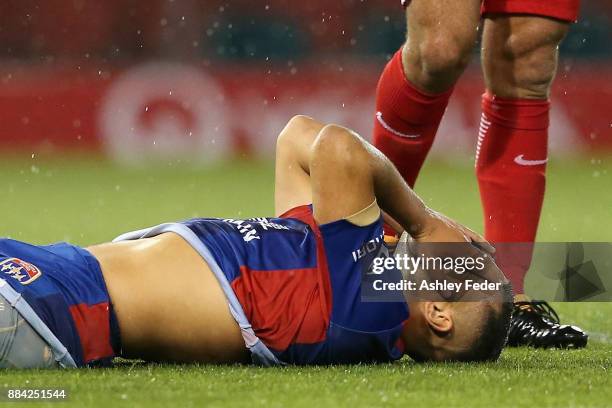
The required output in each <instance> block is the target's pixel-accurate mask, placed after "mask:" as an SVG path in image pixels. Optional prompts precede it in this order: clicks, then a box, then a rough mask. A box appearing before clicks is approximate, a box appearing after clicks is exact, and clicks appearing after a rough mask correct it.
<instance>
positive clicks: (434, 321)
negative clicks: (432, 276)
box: [424, 302, 453, 337]
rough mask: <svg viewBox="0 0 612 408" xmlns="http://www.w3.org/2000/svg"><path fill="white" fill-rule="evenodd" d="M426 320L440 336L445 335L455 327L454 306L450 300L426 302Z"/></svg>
mask: <svg viewBox="0 0 612 408" xmlns="http://www.w3.org/2000/svg"><path fill="white" fill-rule="evenodd" d="M424 317H425V321H426V322H427V325H428V326H429V328H430V329H431V330H432V331H433V332H434V333H436V334H437V335H439V336H442V337H443V336H445V335H446V334H448V333H449V332H450V331H451V330H452V328H453V319H452V308H451V305H450V303H449V302H425V313H424Z"/></svg>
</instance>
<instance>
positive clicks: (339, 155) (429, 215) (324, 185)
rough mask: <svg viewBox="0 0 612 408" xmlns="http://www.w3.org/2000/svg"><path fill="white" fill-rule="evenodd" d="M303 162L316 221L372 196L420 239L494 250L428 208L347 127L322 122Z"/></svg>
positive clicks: (343, 214)
mask: <svg viewBox="0 0 612 408" xmlns="http://www.w3.org/2000/svg"><path fill="white" fill-rule="evenodd" d="M301 165H302V166H306V163H305V162H302V163H301ZM307 165H308V172H309V174H310V183H311V188H312V203H313V210H314V216H315V219H316V220H317V222H318V223H319V224H325V223H328V222H332V221H336V220H339V219H343V218H348V217H350V216H351V215H353V214H355V213H358V212H359V211H361V210H363V209H364V208H368V206H370V205H372V203H373V202H374V201H375V200H376V202H377V203H378V205H379V206H380V208H381V209H382V210H384V211H385V212H387V213H388V214H389V215H390V216H391V217H392V218H393V219H395V220H396V221H397V222H398V223H399V224H400V225H401V226H402V227H403V228H404V229H405V230H406V231H407V232H408V233H409V234H410V235H412V236H413V237H414V238H416V239H418V240H421V241H437V242H455V241H459V242H465V241H474V242H481V243H483V244H482V245H483V246H484V247H485V248H486V249H488V250H492V248H491V247H490V246H489V245H488V244H486V241H484V239H483V238H482V237H480V236H479V235H478V234H476V233H475V232H473V231H471V230H469V229H468V228H465V227H463V226H462V225H460V224H458V223H456V222H454V221H452V220H450V219H449V218H447V217H445V216H443V215H441V214H439V213H437V212H435V211H433V210H431V209H430V208H428V207H427V206H426V205H425V204H424V203H423V201H422V200H421V199H420V198H419V197H418V196H417V195H416V194H415V193H414V191H412V189H410V187H409V186H408V185H407V184H406V182H405V181H404V180H403V178H402V177H401V175H400V174H399V172H398V171H397V169H396V168H395V166H393V164H392V163H391V162H390V161H389V159H387V157H385V156H384V155H383V154H382V153H381V152H380V151H379V150H377V149H376V148H375V147H374V146H372V145H370V144H369V143H367V142H366V141H364V140H363V139H362V138H361V137H359V135H357V134H356V133H355V132H353V131H351V130H349V129H346V128H344V127H341V126H337V125H327V126H325V127H323V128H322V129H321V131H320V132H319V134H318V135H317V137H316V139H315V141H314V143H313V145H312V148H311V150H310V155H309V161H308V164H307Z"/></svg>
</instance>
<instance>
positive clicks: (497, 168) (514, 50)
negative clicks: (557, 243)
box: [476, 1, 586, 347]
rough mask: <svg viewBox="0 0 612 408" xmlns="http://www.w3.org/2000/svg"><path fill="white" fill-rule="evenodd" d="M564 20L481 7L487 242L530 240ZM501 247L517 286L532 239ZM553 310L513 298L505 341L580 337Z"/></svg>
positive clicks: (481, 161)
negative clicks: (494, 12)
mask: <svg viewBox="0 0 612 408" xmlns="http://www.w3.org/2000/svg"><path fill="white" fill-rule="evenodd" d="M491 3H493V2H491ZM510 3H512V2H510ZM550 3H554V2H552V1H551V2H550ZM560 3H561V2H560ZM486 4H487V3H485V9H486ZM512 11H514V12H518V11H515V10H512ZM525 11H527V12H528V10H524V12H525ZM555 17H559V16H555ZM574 18H575V17H574ZM568 26H569V23H568V22H564V21H561V20H558V19H552V18H547V17H538V16H533V15H532V16H525V15H523V16H508V15H488V16H487V18H486V20H485V24H484V31H483V41H482V66H483V71H484V75H485V83H486V88H487V89H486V93H485V94H484V95H483V99H482V109H483V112H482V117H481V124H480V131H479V138H478V148H477V153H476V174H477V177H478V183H479V188H480V194H481V199H482V204H483V209H484V223H485V237H486V238H487V239H488V240H490V241H492V242H526V243H533V242H534V240H535V236H536V231H537V227H538V223H539V219H540V211H541V208H542V201H543V198H544V189H545V170H546V161H547V145H548V122H549V109H550V103H549V99H548V98H549V91H550V85H551V83H552V81H553V79H554V76H555V71H556V67H557V57H558V46H559V43H560V41H561V40H562V39H563V37H564V36H565V34H566V33H567V31H568ZM505 248H506V249H504V246H502V247H501V248H499V249H501V251H498V258H497V259H498V263H499V265H500V267H501V268H502V270H503V271H504V272H505V273H506V275H507V276H508V277H509V279H510V280H511V281H512V284H513V286H514V289H515V293H517V294H523V293H524V289H523V280H524V277H525V274H526V273H527V270H528V268H529V265H530V262H531V255H532V254H531V251H532V247H531V245H526V246H525V245H520V246H515V247H513V249H510V248H511V247H510V246H505ZM522 298H523V299H522V300H524V296H522ZM517 300H520V297H519V299H517ZM553 316H554V314H553V313H546V311H545V310H544V309H543V308H539V307H534V305H533V304H530V303H525V302H523V303H518V304H517V309H516V310H515V317H514V318H513V323H512V330H511V333H510V339H509V343H510V344H512V345H523V344H525V345H527V344H529V345H534V346H544V347H546V346H567V347H572V346H575V347H578V346H583V345H585V344H586V335H585V334H584V333H583V332H582V331H580V330H576V329H574V328H572V327H570V326H558V325H557V326H555V328H553V327H552V326H551V325H552V323H554V322H555V321H556V320H557V319H556V318H553ZM548 323H550V324H548ZM557 323H558V321H557Z"/></svg>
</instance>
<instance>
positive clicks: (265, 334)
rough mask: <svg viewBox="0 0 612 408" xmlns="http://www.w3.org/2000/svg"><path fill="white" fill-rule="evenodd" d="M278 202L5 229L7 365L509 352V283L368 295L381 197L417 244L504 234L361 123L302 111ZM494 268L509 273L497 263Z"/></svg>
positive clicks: (284, 139)
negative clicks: (477, 293) (248, 208)
mask: <svg viewBox="0 0 612 408" xmlns="http://www.w3.org/2000/svg"><path fill="white" fill-rule="evenodd" d="M211 199H219V198H214V197H211ZM220 199H221V200H222V198H220ZM379 206H380V207H379ZM275 207H276V210H275V211H276V217H277V218H255V219H249V220H233V219H215V218H205V219H194V220H189V221H185V222H181V223H167V224H162V225H158V226H156V227H152V228H148V229H144V230H141V231H135V232H131V233H127V234H124V235H122V236H120V237H119V238H117V239H115V241H113V242H112V243H105V244H101V245H95V246H91V247H88V248H86V249H82V248H79V247H76V246H72V245H69V244H66V243H59V244H55V245H49V246H33V245H28V244H25V243H22V242H17V241H14V240H10V239H3V240H0V275H1V276H0V277H1V278H2V279H0V294H1V295H2V296H1V297H0V301H1V303H2V304H1V305H0V321H1V323H2V326H0V327H2V330H1V332H0V337H1V339H0V345H1V348H0V364H1V365H2V366H3V367H21V368H23V367H56V366H63V367H81V366H85V365H99V364H105V363H108V362H110V360H111V359H112V358H113V357H114V356H122V357H126V358H140V359H144V360H147V361H167V362H205V363H207V362H210V363H231V362H247V361H253V362H255V363H258V364H263V365H274V364H283V363H288V364H331V363H357V362H386V361H392V360H397V359H399V358H401V357H402V355H403V354H404V353H407V354H409V355H411V356H413V357H414V358H416V359H418V360H434V361H452V360H464V361H465V360H470V361H471V360H495V359H497V357H498V356H499V354H500V352H501V349H502V347H503V345H504V342H505V339H506V335H507V329H508V323H509V318H510V309H511V301H512V295H511V291H509V290H508V288H507V287H505V286H504V288H505V290H500V291H498V293H497V296H495V297H493V298H491V300H490V301H481V302H450V301H446V300H445V298H442V297H441V298H440V299H439V300H436V299H434V300H427V301H415V300H414V299H413V300H410V299H408V300H407V301H404V299H403V298H402V301H399V302H364V301H362V300H361V297H360V282H361V278H362V266H361V265H360V263H359V262H358V261H356V258H358V257H357V256H355V254H357V253H359V251H360V250H363V248H364V245H365V244H367V243H368V242H380V240H381V239H382V234H383V220H382V219H383V218H382V216H381V210H380V209H381V208H382V209H383V210H384V211H385V212H386V213H387V214H389V216H390V217H392V219H393V220H396V222H397V223H399V225H401V227H403V228H404V229H405V230H406V231H408V232H409V234H410V235H411V236H412V238H413V239H414V242H416V243H427V242H464V243H468V244H466V245H468V246H470V247H471V248H474V250H476V251H479V253H484V252H482V251H481V249H480V248H483V249H486V250H489V251H490V250H492V249H491V248H490V247H489V246H488V244H487V243H486V242H484V241H483V240H482V238H480V237H479V236H478V235H477V234H475V233H474V232H472V231H470V230H468V229H467V228H465V227H463V226H460V225H459V224H457V223H455V222H453V221H451V220H450V219H448V218H446V217H444V216H442V215H440V214H438V213H436V212H434V211H432V210H430V209H429V208H427V207H426V206H425V205H424V204H423V202H422V201H421V200H420V199H419V198H418V197H417V196H416V195H415V193H414V192H413V191H412V190H411V189H410V188H409V187H408V186H407V185H406V183H405V182H404V181H403V180H402V178H401V176H400V175H399V174H398V172H397V171H396V169H395V168H394V167H393V165H392V164H391V163H390V162H389V160H388V159H387V158H386V157H385V156H384V155H382V154H381V153H380V152H379V151H377V150H376V149H375V148H373V147H372V146H371V145H369V144H368V143H366V142H364V141H363V140H362V139H361V138H360V137H359V136H357V135H356V134H355V133H353V132H351V131H350V130H348V129H345V128H342V127H339V126H335V125H327V126H323V125H322V124H320V123H318V122H316V121H314V120H312V119H309V118H306V117H303V116H297V117H295V118H293V119H292V120H291V121H290V122H289V123H288V125H287V126H286V127H285V129H284V130H283V131H282V133H281V134H280V136H279V139H278V146H277V157H276V194H275ZM398 228H399V227H398ZM472 242H473V243H472ZM487 273H489V275H491V276H492V277H493V279H497V280H499V279H500V276H502V277H503V275H501V273H500V271H499V270H498V269H497V267H495V265H494V263H492V262H490V263H489V266H488V270H487ZM228 305H229V307H228ZM245 344H246V347H245Z"/></svg>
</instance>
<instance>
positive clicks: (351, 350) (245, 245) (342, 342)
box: [183, 206, 408, 364]
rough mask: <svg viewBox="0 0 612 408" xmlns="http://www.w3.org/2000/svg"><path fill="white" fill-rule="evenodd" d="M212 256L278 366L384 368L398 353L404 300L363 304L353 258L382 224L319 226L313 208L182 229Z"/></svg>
mask: <svg viewBox="0 0 612 408" xmlns="http://www.w3.org/2000/svg"><path fill="white" fill-rule="evenodd" d="M183 224H184V225H186V226H187V227H189V228H190V229H191V230H192V231H193V232H194V233H195V234H196V235H197V236H198V238H199V239H200V240H201V241H202V242H203V243H204V245H205V246H206V247H207V248H208V249H209V250H210V252H211V253H212V254H213V256H214V258H215V260H216V262H217V263H218V264H219V266H220V267H221V269H222V271H223V273H224V274H225V276H226V277H227V279H228V281H229V282H230V284H231V287H232V289H233V291H234V292H235V294H236V296H237V297H238V300H239V301H240V303H241V305H242V307H243V309H244V312H245V314H246V316H247V318H248V320H249V322H250V323H251V326H252V327H253V329H254V331H255V334H256V335H257V337H259V339H261V341H263V343H264V344H265V345H266V346H267V347H268V348H269V349H270V350H271V351H272V352H273V353H274V354H275V356H276V357H277V358H278V359H279V360H281V361H282V362H285V363H289V364H333V363H357V362H387V361H392V360H397V359H399V358H401V356H402V355H403V345H402V343H401V340H400V339H401V337H400V334H401V331H402V328H403V325H404V323H405V321H406V320H407V318H408V306H407V304H406V303H405V302H364V301H362V299H361V278H362V265H361V263H360V262H359V261H358V259H357V258H358V256H356V254H358V253H359V251H362V250H363V247H364V245H366V244H367V243H368V242H373V241H376V242H380V241H382V239H383V222H382V218H379V219H378V220H377V221H376V222H374V223H372V224H370V225H367V226H357V225H354V224H352V223H350V222H348V221H346V220H339V221H335V222H332V223H329V224H324V225H317V224H316V222H315V220H314V218H313V214H312V207H311V206H301V207H297V208H294V209H292V210H290V211H288V212H287V213H285V214H283V215H282V216H281V217H278V218H252V219H247V220H236V219H215V218H199V219H193V220H189V221H185V222H184V223H183Z"/></svg>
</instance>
